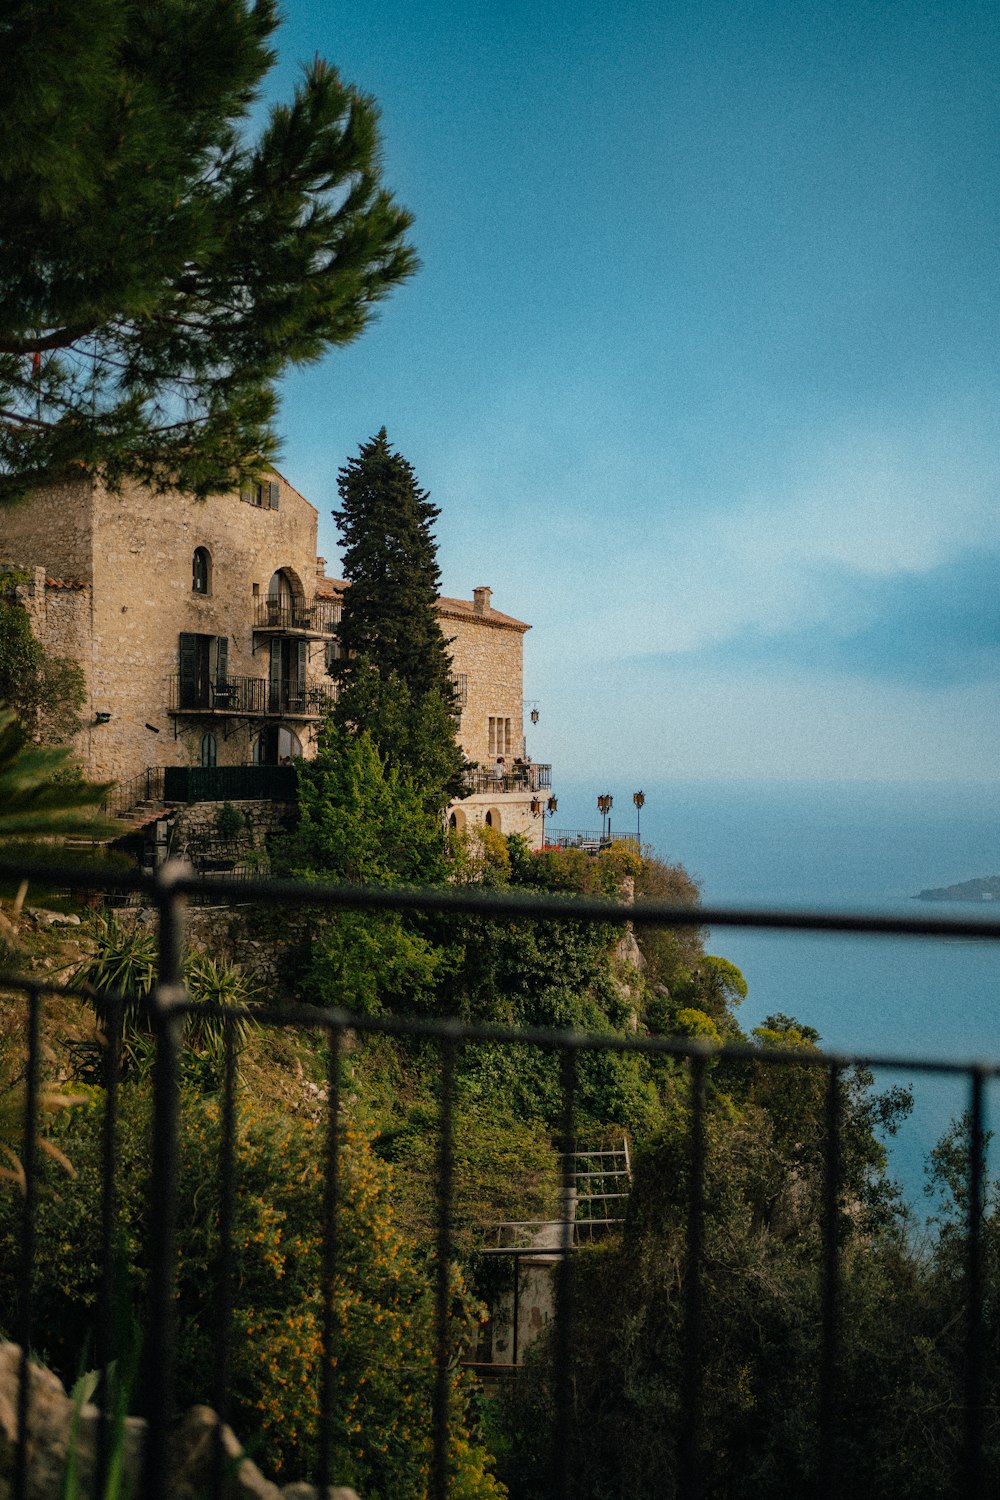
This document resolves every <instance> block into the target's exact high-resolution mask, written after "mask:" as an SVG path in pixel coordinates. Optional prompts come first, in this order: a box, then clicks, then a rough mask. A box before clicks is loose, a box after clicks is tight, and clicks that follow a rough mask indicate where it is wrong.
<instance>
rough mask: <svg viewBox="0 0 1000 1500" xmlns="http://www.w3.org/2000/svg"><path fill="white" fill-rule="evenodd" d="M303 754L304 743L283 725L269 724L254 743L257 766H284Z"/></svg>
mask: <svg viewBox="0 0 1000 1500" xmlns="http://www.w3.org/2000/svg"><path fill="white" fill-rule="evenodd" d="M301 754H302V741H301V740H300V739H299V737H298V735H297V734H296V733H295V732H294V730H291V729H286V728H285V727H284V725H283V724H268V726H267V728H266V729H262V730H261V732H260V734H259V735H258V736H257V738H256V739H255V740H254V742H253V763H254V765H255V766H283V765H285V764H286V763H287V762H288V761H290V760H297V759H298V758H299V756H300V755H301Z"/></svg>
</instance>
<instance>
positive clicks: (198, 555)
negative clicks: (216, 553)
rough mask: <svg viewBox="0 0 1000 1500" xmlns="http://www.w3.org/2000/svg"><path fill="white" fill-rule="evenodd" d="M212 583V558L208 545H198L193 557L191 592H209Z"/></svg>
mask: <svg viewBox="0 0 1000 1500" xmlns="http://www.w3.org/2000/svg"><path fill="white" fill-rule="evenodd" d="M211 585H212V559H211V556H210V555H209V551H208V548H207V547H196V548H195V549H194V557H193V558H192V559H191V592H192V593H194V594H208V593H210V592H211Z"/></svg>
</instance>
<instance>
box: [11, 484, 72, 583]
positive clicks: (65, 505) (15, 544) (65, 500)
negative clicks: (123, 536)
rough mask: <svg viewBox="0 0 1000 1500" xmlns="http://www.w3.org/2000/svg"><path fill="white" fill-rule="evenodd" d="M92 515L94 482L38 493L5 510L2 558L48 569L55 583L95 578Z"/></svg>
mask: <svg viewBox="0 0 1000 1500" xmlns="http://www.w3.org/2000/svg"><path fill="white" fill-rule="evenodd" d="M93 555H94V528H93V512H92V508H91V485H90V481H89V480H81V481H80V482H79V484H65V485H52V486H49V487H48V488H46V489H40V490H35V491H34V492H33V493H32V494H31V495H30V496H29V497H28V498H27V499H25V500H21V501H19V502H18V503H17V504H16V505H9V506H8V505H5V506H4V507H3V508H2V510H0V558H2V559H6V560H8V561H12V562H20V563H27V564H29V565H31V566H37V565H38V564H44V566H45V567H46V569H47V570H48V572H49V573H50V574H51V575H53V576H54V577H56V578H72V579H77V580H79V581H80V582H81V583H89V582H90V581H91V579H92V571H91V570H92V566H93Z"/></svg>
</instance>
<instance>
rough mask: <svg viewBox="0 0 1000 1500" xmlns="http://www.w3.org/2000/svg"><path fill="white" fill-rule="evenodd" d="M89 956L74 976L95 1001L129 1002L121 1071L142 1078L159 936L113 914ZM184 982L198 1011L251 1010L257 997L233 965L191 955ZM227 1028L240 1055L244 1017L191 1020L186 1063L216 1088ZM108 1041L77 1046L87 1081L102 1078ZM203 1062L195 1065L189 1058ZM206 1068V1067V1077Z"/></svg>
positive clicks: (149, 1050)
mask: <svg viewBox="0 0 1000 1500" xmlns="http://www.w3.org/2000/svg"><path fill="white" fill-rule="evenodd" d="M89 938H90V952H89V953H88V955H87V957H86V958H85V959H84V961H83V963H82V964H80V966H79V968H78V969H77V970H76V972H75V974H74V976H73V977H74V980H75V982H76V983H77V984H80V985H88V986H89V987H90V988H91V989H92V990H96V991H97V993H98V994H118V995H121V996H123V997H124V1002H125V1004H124V1011H123V1017H122V1046H121V1066H122V1071H123V1073H128V1072H133V1073H136V1074H138V1075H142V1074H144V1073H145V1072H147V1071H148V1069H149V1067H150V1065H151V1063H152V1058H153V1046H152V1037H151V1028H150V1023H149V1016H148V1011H147V1008H146V1005H145V1003H144V1002H145V1001H146V999H147V997H148V996H149V994H150V993H151V991H152V989H153V986H154V985H155V983H156V957H157V955H156V937H155V934H154V933H153V932H152V931H151V930H150V929H149V928H147V927H144V926H143V925H141V924H140V923H138V922H136V921H123V920H122V919H121V918H119V917H118V916H117V914H116V913H114V912H109V913H107V914H105V915H100V916H97V917H95V918H94V919H93V922H92V923H91V926H90V933H89ZM184 983H185V985H186V987H187V991H188V994H189V995H190V997H191V999H192V1000H193V1001H194V1002H195V1003H196V1004H203V1005H206V1006H224V1005H247V1004H252V1003H253V1001H254V1000H255V999H256V998H257V994H258V991H257V987H256V986H255V985H254V984H253V983H252V981H251V980H250V979H249V978H248V977H247V976H246V975H245V974H244V973H243V971H242V970H241V969H239V968H238V967H237V965H236V964H231V963H226V962H224V961H222V960H219V959H215V958H209V957H208V956H207V955H206V954H202V953H193V954H190V955H189V957H188V958H187V960H186V961H185V964H184ZM227 1025H228V1026H229V1027H231V1029H232V1034H233V1041H234V1043H235V1046H236V1049H237V1051H239V1050H240V1049H241V1048H242V1047H243V1046H245V1044H246V1041H247V1038H248V1036H249V1034H250V1030H251V1025H252V1023H251V1022H249V1021H247V1020H246V1019H244V1018H243V1017H240V1018H239V1019H234V1020H233V1021H232V1022H229V1023H226V1022H225V1021H223V1020H222V1018H221V1017H219V1016H212V1015H205V1016H201V1015H198V1014H197V1013H196V1014H195V1015H193V1016H191V1017H190V1018H189V1021H188V1026H187V1032H186V1042H187V1048H186V1051H185V1057H186V1059H187V1064H186V1065H187V1066H188V1070H189V1071H191V1070H192V1066H193V1071H194V1073H195V1074H196V1075H197V1078H196V1079H193V1081H200V1082H201V1083H202V1084H211V1083H213V1082H214V1081H217V1075H218V1071H219V1068H220V1066H221V1062H222V1057H223V1053H224V1047H225V1032H226V1029H227ZM103 1048H104V1040H103V1038H98V1039H97V1040H96V1041H86V1042H77V1043H75V1044H74V1047H73V1050H74V1052H75V1053H76V1057H77V1066H78V1070H80V1071H81V1072H82V1073H83V1075H84V1076H86V1077H90V1078H93V1079H94V1081H99V1079H100V1078H101V1076H103ZM195 1057H197V1058H200V1062H199V1063H198V1064H197V1065H192V1063H191V1059H192V1058H195ZM205 1064H207V1065H208V1071H207V1073H206V1070H205V1066H204V1065H205Z"/></svg>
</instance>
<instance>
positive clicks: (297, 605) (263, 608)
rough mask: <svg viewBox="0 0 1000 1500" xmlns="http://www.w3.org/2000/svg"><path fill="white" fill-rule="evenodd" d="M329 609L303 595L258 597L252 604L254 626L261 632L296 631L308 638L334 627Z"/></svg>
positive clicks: (273, 633)
mask: <svg viewBox="0 0 1000 1500" xmlns="http://www.w3.org/2000/svg"><path fill="white" fill-rule="evenodd" d="M329 621H330V611H329V609H328V608H326V607H325V606H319V605H317V604H316V603H315V601H312V602H309V601H307V600H306V599H304V598H302V597H296V598H292V599H289V598H287V596H284V595H282V597H280V598H274V597H270V596H269V597H268V598H266V599H258V600H257V603H256V605H255V606H254V618H253V628H254V630H255V631H257V632H259V633H260V634H262V635H295V636H300V637H303V638H305V639H307V640H321V639H322V638H323V636H324V635H327V634H329V633H330V632H331V630H332V629H336V626H335V625H333V626H331V625H330V623H329Z"/></svg>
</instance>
